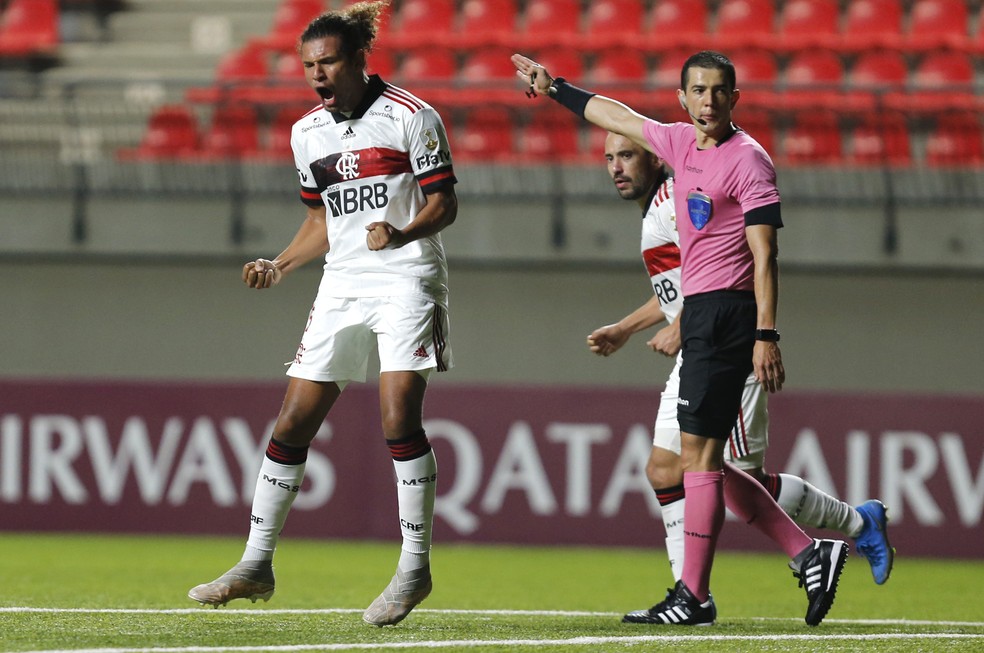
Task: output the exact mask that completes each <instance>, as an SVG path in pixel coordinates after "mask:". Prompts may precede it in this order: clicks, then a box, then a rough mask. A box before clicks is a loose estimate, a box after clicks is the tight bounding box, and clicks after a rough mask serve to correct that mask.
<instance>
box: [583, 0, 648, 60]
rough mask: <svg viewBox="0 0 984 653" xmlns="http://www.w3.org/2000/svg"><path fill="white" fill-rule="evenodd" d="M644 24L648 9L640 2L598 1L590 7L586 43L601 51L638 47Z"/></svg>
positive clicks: (632, 0)
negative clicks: (622, 47) (619, 47)
mask: <svg viewBox="0 0 984 653" xmlns="http://www.w3.org/2000/svg"><path fill="white" fill-rule="evenodd" d="M644 22H645V7H644V6H643V3H641V2H638V0H594V1H593V2H591V3H589V4H588V10H587V17H586V20H585V27H584V36H585V41H584V42H585V44H586V46H587V47H588V48H590V49H592V50H595V51H599V52H600V51H602V50H606V49H608V48H612V47H618V46H627V47H632V48H636V47H638V46H639V43H640V39H641V38H642V28H643V23H644ZM657 38H658V35H657Z"/></svg>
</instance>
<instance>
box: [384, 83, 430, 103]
mask: <svg viewBox="0 0 984 653" xmlns="http://www.w3.org/2000/svg"><path fill="white" fill-rule="evenodd" d="M383 95H385V96H386V97H400V98H403V99H404V100H406V101H407V102H409V103H410V104H413V105H415V106H416V107H417V109H423V108H424V103H423V102H421V100H420V98H419V97H417V96H416V95H414V94H413V93H411V92H410V91H407V90H405V89H402V88H400V87H399V86H392V85H387V86H386V88H385V89H383Z"/></svg>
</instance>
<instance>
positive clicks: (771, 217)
mask: <svg viewBox="0 0 984 653" xmlns="http://www.w3.org/2000/svg"><path fill="white" fill-rule="evenodd" d="M756 224H766V225H770V226H773V227H775V228H776V229H779V228H780V227H782V212H781V211H780V210H779V202H776V203H774V204H766V205H765V206H760V207H758V208H755V209H752V210H751V211H749V212H748V213H746V214H745V226H746V227H750V226H752V225H756Z"/></svg>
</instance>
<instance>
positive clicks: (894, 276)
mask: <svg viewBox="0 0 984 653" xmlns="http://www.w3.org/2000/svg"><path fill="white" fill-rule="evenodd" d="M242 260H248V258H247V257H246V256H243V257H242ZM240 265H241V263H240V259H238V258H236V259H232V258H230V259H228V261H227V262H226V263H222V264H219V263H216V262H207V263H203V262H194V261H193V260H187V259H174V260H168V259H167V258H166V257H165V258H159V259H154V260H153V261H142V262H132V261H129V260H125V259H120V260H111V259H106V258H103V259H95V260H89V261H87V262H71V261H65V260H56V259H49V260H43V259H42V260H33V259H31V258H30V257H24V256H17V257H16V258H9V257H8V258H6V259H4V260H2V261H0V278H2V279H3V282H2V283H0V334H2V338H0V361H2V363H0V376H2V377H5V378H76V379H77V378H104V379H127V378H129V379H177V380H180V379H189V380H209V379H216V380H236V379H242V380H271V379H278V378H281V375H282V374H283V370H284V368H283V363H284V362H285V361H288V360H290V359H291V358H292V356H293V353H294V349H295V347H296V344H297V341H298V338H299V335H300V332H301V329H302V327H303V321H304V317H305V315H306V313H307V311H308V309H309V307H310V303H311V300H312V299H313V296H314V292H315V289H316V286H317V282H318V279H319V277H320V269H319V268H318V266H316V265H315V266H311V267H309V268H307V269H304V270H302V271H299V272H298V273H297V274H296V275H294V276H293V277H291V278H289V279H288V280H287V282H286V283H284V284H283V285H281V286H279V287H277V288H275V289H273V290H271V291H250V290H248V289H246V288H245V287H243V286H242V284H241V282H240V280H239V274H240ZM451 285H452V304H451V317H452V342H453V348H454V354H455V359H456V364H457V366H456V368H455V369H454V370H453V371H452V372H451V373H450V374H447V375H441V376H440V377H438V380H437V381H436V382H437V383H455V382H468V383H492V384H530V383H534V384H553V383H563V384H568V385H570V384H575V385H603V386H650V385H657V386H661V385H662V384H663V380H664V378H665V374H666V373H667V372H668V370H669V361H668V360H666V359H664V358H662V357H659V356H656V355H653V354H651V353H649V352H648V350H647V349H646V348H645V346H644V342H645V338H643V337H641V334H640V336H637V337H636V339H635V340H634V341H630V343H629V346H628V347H627V349H626V350H624V351H622V352H619V353H618V354H616V355H615V357H613V358H610V359H598V358H596V357H594V356H592V355H591V354H590V353H589V352H588V351H587V349H586V347H585V344H584V341H585V337H586V335H587V334H588V333H589V332H590V331H591V330H592V329H593V328H595V327H597V326H599V325H602V324H605V323H608V322H610V321H614V320H616V319H618V318H619V317H621V316H622V315H623V314H625V313H626V312H627V311H629V310H631V309H632V308H634V307H635V306H636V305H638V304H639V303H641V302H643V301H645V300H646V299H647V297H648V295H647V293H648V292H649V290H648V287H647V284H646V281H645V278H644V277H643V273H642V272H641V270H639V269H637V268H635V267H634V266H625V267H624V268H622V267H614V268H613V267H610V266H609V267H602V266H590V265H580V266H574V265H565V266H563V267H559V268H552V269H548V268H546V267H538V266H536V267H527V268H525V269H524V268H522V267H520V266H513V267H506V268H503V267H495V268H493V267H483V266H481V265H476V264H474V263H471V264H465V263H458V264H456V263H455V262H454V261H452V269H451ZM982 298H984V278H982V277H981V276H980V275H977V276H971V275H963V276H961V275H937V276H930V275H924V274H916V273H872V272H867V273H865V272H854V273H847V272H831V271H829V270H828V271H823V272H811V271H808V270H807V269H805V268H802V267H793V268H792V269H788V268H787V269H785V270H784V271H783V274H782V297H781V301H780V320H779V327H780V330H781V331H782V334H783V340H782V347H783V353H784V358H785V363H786V369H787V373H788V387H789V388H793V389H801V390H836V391H851V390H857V391H878V392H880V391H885V392H893V391H913V392H928V393H953V394H976V395H980V394H984V375H982V374H981V370H982V369H984V365H982V363H984V354H982V353H981V349H980V346H979V343H978V341H979V337H980V336H979V334H980V325H981V324H982V323H984V300H982Z"/></svg>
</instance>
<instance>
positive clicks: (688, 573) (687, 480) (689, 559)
mask: <svg viewBox="0 0 984 653" xmlns="http://www.w3.org/2000/svg"><path fill="white" fill-rule="evenodd" d="M683 488H684V492H685V493H686V495H687V501H686V505H685V506H684V510H683V533H684V541H683V576H682V578H681V580H683V582H684V584H685V585H686V586H687V588H688V589H689V590H690V592H691V593H692V594H693V595H694V597H696V598H697V600H699V601H700V602H701V603H703V602H704V601H706V600H707V597H708V595H709V594H710V584H711V566H712V565H713V564H714V549H715V548H716V547H717V540H718V535H720V534H721V527H722V526H723V525H724V473H723V472H684V474H683ZM763 491H764V490H763Z"/></svg>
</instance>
